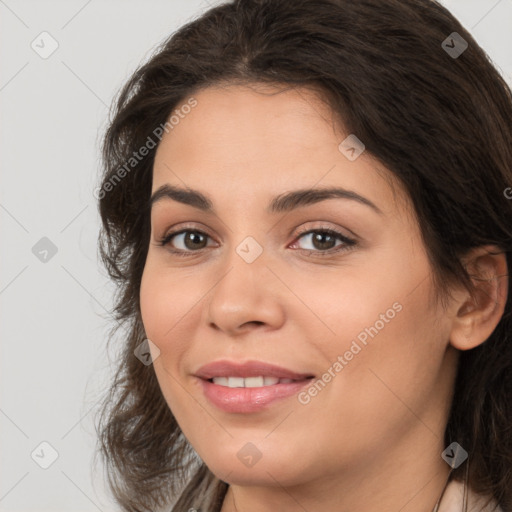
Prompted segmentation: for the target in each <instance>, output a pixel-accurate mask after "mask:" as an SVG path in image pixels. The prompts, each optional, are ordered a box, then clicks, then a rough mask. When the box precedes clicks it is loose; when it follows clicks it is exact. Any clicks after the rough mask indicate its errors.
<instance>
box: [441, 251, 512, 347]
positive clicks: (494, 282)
mask: <svg viewBox="0 0 512 512" xmlns="http://www.w3.org/2000/svg"><path fill="white" fill-rule="evenodd" d="M462 263H463V265H464V267H465V268H466V270H467V271H468V274H469V275H470V277H471V280H472V282H473V284H474V285H475V288H476V290H475V293H474V294H473V296H471V294H470V293H469V292H468V291H467V290H465V289H464V292H463V293H461V294H460V295H458V298H457V299H456V300H457V303H456V306H455V307H456V309H455V311H456V314H455V316H454V317H453V318H452V330H451V334H450V343H451V345H452V346H453V347H455V348H457V349H459V350H469V349H472V348H475V347H477V346H478V345H480V344H482V343H483V342H484V341H486V340H487V339H488V338H489V336H490V335H491V334H492V332H493V331H494V329H495V328H496V326H497V325H498V323H499V321H500V320H501V317H502V316H503V312H504V310H505V303H506V302H507V295H508V268H507V259H506V255H505V253H504V252H503V251H501V250H500V249H499V248H498V247H496V246H495V245H486V246H482V247H478V248H476V249H473V250H471V251H470V252H469V253H468V254H467V255H466V256H465V257H464V258H463V260H462Z"/></svg>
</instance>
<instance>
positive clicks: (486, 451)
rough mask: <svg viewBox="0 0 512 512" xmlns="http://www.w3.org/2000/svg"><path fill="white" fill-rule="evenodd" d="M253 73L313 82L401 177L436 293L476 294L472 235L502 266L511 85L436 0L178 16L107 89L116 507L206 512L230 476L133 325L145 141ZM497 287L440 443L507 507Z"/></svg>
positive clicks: (474, 482)
mask: <svg viewBox="0 0 512 512" xmlns="http://www.w3.org/2000/svg"><path fill="white" fill-rule="evenodd" d="M453 32H457V33H458V34H459V35H460V36H462V37H463V39H464V40H465V41H466V42H467V43H468V47H467V49H466V50H465V51H464V52H463V53H462V54H461V55H459V56H457V57H455V56H454V55H453V54H452V55H450V54H449V53H448V52H447V51H445V49H444V48H443V46H442V44H443V41H445V40H446V38H448V37H449V36H451V34H452V33H453ZM453 44H454V43H452V44H451V46H453ZM256 83H262V84H263V83H269V84H277V85H281V86H283V88H286V87H289V88H293V87H311V88H313V89H315V90H316V91H318V94H319V96H321V97H322V99H323V100H324V101H326V102H327V104H328V105H329V106H330V108H331V109H332V111H333V113H334V114H335V116H336V117H337V118H338V119H339V121H340V122H341V123H342V125H343V126H344V127H345V128H346V129H347V132H348V133H356V134H357V136H358V137H359V138H360V139H361V140H363V141H364V143H365V145H366V151H368V153H369V154H371V155H372V156H373V157H375V158H376V159H377V160H378V161H379V162H381V163H382V164H383V165H384V166H385V167H386V168H387V169H389V170H390V171H391V173H392V174H393V175H394V177H396V178H397V179H398V181H399V182H401V183H402V184H403V186H404V188H405V190H406V191H407V193H408V194H409V196H410V198H411V199H412V203H413V205H414V208H415V214H416V216H417V219H418V222H419V226H420V228H421V233H422V237H423V241H424V243H425V247H426V249H427V252H428V256H429V260H430V262H431V265H432V269H433V274H434V278H435V280H436V291H437V292H438V293H439V297H443V296H445V292H446V291H447V290H448V285H449V284H451V283H462V284H463V285H464V286H466V287H467V289H468V290H470V291H471V293H473V290H474V288H473V284H474V283H473V281H472V280H471V276H470V275H469V274H468V272H467V271H466V268H465V267H464V265H463V264H462V263H461V258H462V257H463V256H464V255H465V254H466V253H467V252H468V251H469V250H470V249H472V248H475V247H479V246H483V245H488V244H493V245H496V246H497V247H499V250H500V251H503V252H504V253H505V254H506V259H507V264H508V268H509V269H510V267H511V266H512V259H511V247H512V200H511V197H512V188H510V187H512V93H511V90H510V87H509V86H508V85H507V83H506V82H505V81H504V79H503V78H502V77H501V75H500V74H499V72H498V71H497V69H496V68H495V67H494V65H493V63H492V61H491V60H490V59H489V57H488V56H487V54H486V53H485V52H484V51H483V50H482V48H480V47H479V45H478V44H477V43H476V41H475V40H474V39H473V37H472V36H471V35H470V34H469V33H468V31H467V30H466V29H464V27H463V26H461V24H460V23H459V22H458V21H457V20H456V19H455V18H454V17H453V15H451V14H450V13H449V12H448V10H447V9H446V8H444V7H443V6H442V5H440V4H439V3H437V2H436V1H433V0H358V1H357V2H355V1H352V0H295V1H293V2H290V1H289V0H259V1H257V0H235V1H231V2H227V3H224V4H222V5H219V6H216V7H214V8H211V9H209V10H208V11H206V12H205V13H204V14H202V15H201V16H200V17H198V18H197V19H194V20H193V21H191V22H189V23H187V24H186V25H184V26H183V27H182V28H180V29H179V30H178V31H176V32H175V33H174V34H173V35H172V36H171V37H169V38H168V39H167V40H166V41H165V42H163V43H162V44H161V45H160V46H159V47H158V48H157V49H156V50H155V52H154V53H153V54H152V55H151V56H150V58H149V59H148V60H147V61H146V62H145V63H144V64H143V65H141V66H140V67H139V69H137V70H136V72H135V73H134V74H133V76H132V77H131V78H130V79H129V81H128V82H127V83H126V84H125V85H124V87H123V88H122V90H121V91H120V92H119V94H118V95H117V97H116V99H115V101H114V104H113V108H112V113H111V118H110V120H109V126H108V128H107V130H106V133H105V135H104V139H103V147H102V157H103V170H102V176H101V186H100V187H99V188H98V192H99V193H98V194H97V197H98V199H99V201H98V207H99V212H100V216H101V221H102V226H101V230H100V234H99V239H98V247H99V254H100V256H101V260H102V263H103V265H104V266H105V268H106V270H107V272H108V274H109V276H110V278H111V279H112V280H113V281H114V283H115V284H116V286H117V288H116V296H115V307H114V311H113V313H114V317H115V318H116V320H117V321H118V322H119V325H118V326H116V327H114V328H113V330H112V333H111V335H110V337H109V341H110V342H112V340H113V339H114V338H115V336H114V335H115V334H116V333H117V331H118V328H119V327H121V326H123V327H124V332H123V334H122V337H121V339H122V342H121V346H120V348H119V352H120V357H119V360H118V366H117V369H116V372H115V376H114V378H113V380H112V383H111V386H110V388H109V389H108V391H107V392H106V393H105V395H104V397H103V400H102V403H101V410H100V411H99V413H98V416H97V418H96V430H97V433H98V439H99V442H98V450H97V451H98V452H99V453H101V455H102V456H103V459H104V462H105V465H106V468H107V475H108V482H109V486H110V490H111V492H112V493H113V495H114V497H115V499H116V501H117V502H118V503H119V504H120V506H121V507H122V510H123V511H126V512H141V511H154V510H156V509H158V508H159V507H161V508H165V507H167V509H168V507H169V506H170V505H172V506H173V508H172V510H173V511H174V512H183V511H187V510H189V509H190V508H196V509H199V508H201V510H203V511H204V510H220V506H221V503H222V500H223V497H224V495H225V493H226V490H227V487H228V484H227V483H226V482H223V481H221V480H219V479H218V478H216V477H215V475H213V474H212V473H211V472H210V470H209V469H208V468H207V467H206V466H205V464H204V463H203V462H202V461H201V460H200V459H199V457H198V456H197V454H196V453H195V451H194V450H193V448H192V447H191V446H190V444H189V443H188V441H187V440H186V438H185V437H184V435H183V433H182V431H181V430H180V427H179V425H178V423H177V422H176V420H175V418H174V417H173V415H172V413H171V411H170V409H169V407H168V405H167V403H166V401H165V400H164V398H163V395H162V392H161V390H160V387H159V385H158V382H157V379H156V376H155V372H154V369H153V367H152V366H151V365H148V366H146V365H144V364H141V361H140V360H139V359H138V358H137V357H135V356H134V351H135V349H136V348H137V347H138V346H139V345H140V344H141V342H143V340H144V339H145V338H146V335H145V332H144V327H143V324H142V320H141V313H140V303H139V291H140V284H141V277H142V273H143V269H144V265H145V259H146V255H147V250H148V244H149V236H150V210H149V198H150V193H151V185H152V167H153V161H154V155H155V152H156V148H157V147H158V145H157V144H156V147H153V148H149V146H150V144H149V138H151V139H152V140H153V142H156V141H155V134H156V133H160V132H158V130H157V128H158V127H163V126H166V125H165V123H166V122H168V119H169V118H170V116H171V114H172V113H173V111H174V110H175V109H179V108H181V107H180V106H181V105H184V104H186V102H187V100H189V99H190V98H191V96H192V95H193V94H194V93H196V92H197V91H199V90H200V89H203V88H206V87H209V86H212V85H222V84H227V85H229V84H256ZM155 130H156V131H155ZM160 131H161V128H160ZM148 137H149V138H148ZM154 145H155V144H153V146H154ZM143 146H146V148H148V151H146V152H145V153H146V154H145V155H144V156H142V157H140V156H138V157H137V162H136V163H135V162H134V161H133V160H132V159H133V158H134V152H138V150H139V149H140V148H142V147H143ZM141 154H142V152H141ZM128 162H130V164H129V165H128V164H127V163H128ZM132 164H133V165H132ZM507 191H509V193H507ZM507 280H508V282H509V290H511V289H512V284H511V283H510V277H507ZM510 295H511V294H510V293H509V296H508V298H507V303H506V306H505V312H504V314H503V316H502V317H501V319H500V322H499V324H498V325H497V327H496V329H495V330H494V332H493V333H492V335H491V336H490V337H489V338H488V339H487V340H486V341H485V342H484V343H483V344H481V345H480V346H478V347H476V348H474V349H472V350H468V351H463V352H461V353H460V359H459V367H458V373H457V378H456V384H455V389H454V398H453V403H452V405H451V411H450V415H449V419H448V423H447V426H446V431H445V442H446V445H448V444H449V443H451V442H452V441H457V442H458V443H459V444H460V445H462V446H463V447H464V448H465V450H466V451H467V452H468V453H469V460H468V463H467V464H469V467H470V471H469V484H470V486H471V487H472V488H473V489H474V490H475V491H476V492H480V493H483V494H486V495H489V496H491V497H493V498H494V499H495V500H496V501H497V502H498V503H499V505H501V507H502V508H503V510H504V512H511V511H512V334H511V333H512V320H511V316H512V305H511V298H510ZM463 469H464V465H463V466H461V467H459V468H458V469H455V470H453V478H455V479H458V480H462V478H463ZM205 507H206V508H205Z"/></svg>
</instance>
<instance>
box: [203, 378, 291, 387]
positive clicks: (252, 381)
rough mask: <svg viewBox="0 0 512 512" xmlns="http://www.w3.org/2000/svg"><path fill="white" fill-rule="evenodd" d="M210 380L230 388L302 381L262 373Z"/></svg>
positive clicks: (209, 380)
mask: <svg viewBox="0 0 512 512" xmlns="http://www.w3.org/2000/svg"><path fill="white" fill-rule="evenodd" d="M208 382H211V383H213V384H217V386H225V387H228V388H261V387H267V386H275V385H276V384H290V383H291V382H300V381H299V380H293V379H279V378H277V377H266V376H263V375H260V376H258V377H213V378H212V379H208Z"/></svg>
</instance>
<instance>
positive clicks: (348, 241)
mask: <svg viewBox="0 0 512 512" xmlns="http://www.w3.org/2000/svg"><path fill="white" fill-rule="evenodd" d="M192 232H193V233H198V234H200V235H204V236H206V237H208V238H211V237H210V236H209V235H208V234H207V233H205V232H203V231H200V230H198V229H193V228H184V229H180V230H178V231H174V232H171V233H168V234H166V235H165V236H164V237H163V238H161V239H160V240H159V241H158V243H159V245H160V246H162V247H165V246H167V245H169V244H170V242H171V240H172V239H173V238H174V237H175V236H178V235H181V234H183V233H192ZM311 233H323V234H328V235H332V236H334V237H335V238H337V239H339V240H341V242H343V244H341V245H339V246H337V247H336V246H335V247H333V248H331V249H326V250H325V251H322V250H312V249H297V250H298V251H299V252H301V253H307V254H314V255H315V256H314V257H316V256H320V257H327V256H332V255H333V254H335V253H341V252H346V251H349V250H351V249H353V248H354V247H355V246H356V245H357V242H356V240H354V239H353V238H348V237H347V236H345V235H342V234H341V233H340V232H338V231H336V230H334V229H332V228H322V227H320V228H315V229H307V230H304V231H301V232H299V233H298V234H297V236H296V238H295V239H294V241H293V243H295V242H297V241H298V240H300V239H301V238H302V237H303V236H305V235H309V234H311ZM203 250H204V249H199V250H196V251H194V250H188V251H183V250H182V249H168V251H169V252H171V253H172V254H174V255H176V256H181V257H187V256H190V255H191V254H194V253H200V252H202V251H203Z"/></svg>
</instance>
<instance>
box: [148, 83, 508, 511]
mask: <svg viewBox="0 0 512 512" xmlns="http://www.w3.org/2000/svg"><path fill="white" fill-rule="evenodd" d="M194 98H195V99H196V100H197V106H195V108H193V109H192V110H191V112H190V113H188V114H187V115H186V116H184V118H183V119H181V120H180V122H179V124H177V125H175V126H174V127H173V129H172V130H169V132H168V133H166V134H165V135H164V137H163V139H162V141H161V143H160V145H159V147H158V150H157V153H156V157H155V164H154V170H153V187H152V190H153V192H155V191H156V190H157V189H158V188H159V187H161V186H162V185H165V184H169V185H172V186H175V187H181V188H184V189H186V188H190V189H194V190H197V191H200V192H201V193H203V194H204V195H206V196H208V197H209V199H210V200H211V202H212V205H213V209H214V211H213V212H205V211H202V210H201V209H199V208H196V207H194V206H191V205H188V204H183V203H181V202H179V201H176V200H173V199H170V198H163V199H161V200H160V201H157V202H155V203H154V205H153V207H152V214H151V241H150V244H149V247H148V254H147V261H146V266H145V269H144V274H143V279H142V284H141V290H140V299H141V312H142V318H143V323H144V327H145V330H146V334H147V337H148V338H149V339H150V340H151V341H152V342H153V343H154V344H155V345H156V346H157V347H158V349H159V350H160V354H159V357H157V358H156V359H155V361H154V370H155V372H156V376H157V378H158V382H159V384H160V387H161V389H162V393H163V395H164V397H165V399H166V401H167V403H168V405H169V407H170V409H171V411H172V413H173V414H174V415H175V417H176V419H177V421H178V423H179V425H180V427H181V429H182V430H183V432H184V434H185V436H186V437H187V439H188V440H189V441H190V443H191V444H192V446H193V447H194V449H195V450H196V451H197V453H198V454H199V456H200V457H201V458H202V460H203V461H204V462H205V463H206V464H207V466H208V467H209V468H210V470H211V471H212V472H213V473H214V474H215V475H217V476H218V477H219V478H221V479H223V480H224V481H226V482H228V483H229V484H230V487H229V490H228V493H227V496H226V499H225V500H224V503H223V506H222V512H232V511H235V510H238V511H240V512H242V511H243V512H262V511H269V512H270V511H275V510H280V511H282V512H291V511H297V510H303V509H305V510H308V511H320V510H321V511H322V512H331V511H332V512H335V511H336V512H349V511H354V510H357V511H358V512H374V511H375V510H389V511H393V510H394V511H399V510H400V511H401V512H430V511H431V510H432V508H433V507H434V505H435V503H436V501H437V499H438V497H439V495H440V493H441V491H442V489H443V486H444V484H445V481H446V478H447V476H448V474H449V470H450V468H449V466H448V465H447V464H446V463H445V462H444V461H443V460H442V458H441V452H442V451H443V450H444V448H445V446H444V443H443V432H444V429H445V425H446V422H447V418H448V413H449V407H450V404H451V398H452V389H453V384H454V379H455V371H456V363H457V358H458V354H459V350H467V349H471V348H473V347H475V346H477V345H479V344H480V343H482V342H484V341H485V340H486V339H487V338H488V336H489V335H490V334H491V333H492V331H493V330H494V328H495V327H496V325H497V324H498V322H499V319H500V318H501V316H502V314H503V309H504V304H505V302H506V295H507V284H506V279H501V278H498V277H496V276H504V275H506V273H507V268H506V260H505V257H504V256H503V255H489V254H488V249H489V247H487V248H479V249H476V250H475V251H473V252H472V253H471V254H468V256H467V259H466V263H467V265H469V266H471V268H472V269H473V271H474V272H477V271H478V272H479V273H480V276H484V278H485V279H487V280H484V281H481V280H478V281H476V282H478V283H479V286H480V290H481V292H479V294H477V298H476V299H472V298H471V297H470V295H469V293H468V292H467V291H466V290H465V289H463V288H461V287H459V288H453V289H452V299H451V300H450V301H449V304H448V305H447V306H446V307H443V306H442V305H441V304H440V302H439V301H436V300H434V298H435V293H434V288H433V282H432V269H431V266H430V264H429V261H428V258H427V254H426V250H425V247H424V244H423V242H422V239H421V235H420V231H419V227H418V222H417V219H416V217H415V215H414V213H413V210H412V205H411V203H410V200H409V198H408V196H407V194H406V193H405V192H404V190H403V189H402V187H401V186H400V184H399V183H397V182H396V181H394V180H393V179H392V175H391V173H390V172H389V171H387V170H386V169H385V168H383V167H382V165H380V164H379V163H378V162H377V161H376V160H375V159H373V158H372V157H371V156H370V155H369V154H368V153H367V152H363V153H362V154H361V155H360V156H359V157H358V158H357V159H356V160H354V161H350V160H349V159H348V158H347V157H346V156H345V154H343V153H342V152H341V151H340V150H339V148H338V146H339V144H340V143H341V142H342V141H343V140H344V139H345V138H346V137H347V136H348V135H349V134H348V133H346V132H345V131H344V130H343V128H342V127H341V126H340V125H339V124H337V123H335V122H334V120H333V116H332V113H331V111H330V110H329V109H328V107H327V106H326V105H325V104H324V103H323V102H322V101H321V100H320V99H319V98H318V96H316V95H315V93H314V91H311V90H308V89H305V88H298V89H288V90H284V91H281V90H279V91H278V90H277V89H275V90H274V89H271V88H270V86H262V85H261V84H258V85H256V84H252V86H242V85H228V86H225V87H209V88H205V89H202V90H200V91H198V92H197V93H196V94H194ZM356 135H357V134H356ZM363 142H364V141H363ZM393 182H394V185H393ZM324 187H342V188H344V189H347V190H350V191H353V192H356V193H357V194H359V195H361V196H363V197H364V198H366V199H368V200H369V201H371V202H372V203H374V204H375V205H376V206H377V207H378V209H379V210H380V212H377V211H376V210H374V209H373V208H371V207H369V206H367V205H365V204H363V203H361V202H358V201H355V200H351V199H340V198H333V199H328V200H323V201H320V202H317V203H315V204H310V205H307V206H301V207H299V208H296V209H294V210H292V211H288V212H286V213H271V212H267V210H266V208H267V205H268V204H269V202H270V201H271V200H272V199H274V198H275V197H276V196H279V195H282V194H284V193H286V192H290V191H293V190H296V189H304V188H315V189H316V188H324ZM185 228H186V229H189V232H188V233H185V234H183V233H182V234H180V235H176V236H175V237H174V238H172V239H171V241H170V242H169V243H168V244H167V245H166V246H162V245H160V244H159V241H160V240H161V239H163V238H164V237H165V235H167V234H169V233H171V232H178V231H180V230H182V229H185ZM323 229H324V230H325V229H331V230H335V231H337V232H339V233H340V234H341V235H342V236H344V237H349V238H352V239H353V240H355V241H356V243H355V245H351V246H347V245H345V243H344V242H343V239H338V238H337V237H334V238H329V237H327V238H324V239H322V238H321V237H319V235H318V234H317V238H316V241H315V237H314V236H313V235H314V234H313V235H312V234H306V235H303V234H302V233H303V232H306V231H309V230H319V231H320V234H321V233H322V230H323ZM190 231H192V233H193V232H194V231H196V232H197V231H200V232H202V233H203V235H202V236H201V235H200V234H199V235H198V234H197V233H196V234H195V235H194V234H191V233H190ZM315 233H316V232H315ZM248 236H250V237H252V238H253V239H254V240H256V242H257V243H258V244H259V245H260V246H261V248H262V249H263V252H262V253H261V255H260V256H259V257H257V258H256V259H255V260H254V261H253V262H252V263H247V262H246V261H245V260H244V259H243V258H242V257H241V256H240V255H239V253H238V252H237V250H236V249H237V247H238V246H239V245H240V243H241V242H242V241H244V240H245V239H246V237H248ZM319 238H320V241H318V239H319ZM172 249H174V250H176V251H178V252H180V254H184V255H183V256H179V255H176V254H174V253H172V252H171V250H172ZM336 250H338V251H337V252H334V251H336ZM322 252H323V253H325V254H324V255H322ZM395 303H399V304H400V305H401V306H402V309H401V311H400V312H398V313H397V314H396V315H395V316H394V318H393V319H391V320H390V321H389V322H386V323H385V326H384V327H383V328H382V329H380V330H379V332H378V334H377V335H376V336H374V337H373V338H369V341H368V343H367V345H366V346H364V347H363V348H362V350H361V351H360V352H358V353H357V355H355V356H354V357H353V358H352V359H351V360H350V361H348V362H347V363H348V364H347V365H345V366H344V367H343V369H342V370H341V371H339V372H338V373H336V376H335V377H334V378H332V379H331V381H330V382H329V383H328V384H327V385H326V386H325V388H324V389H322V391H321V392H319V393H318V394H317V395H316V396H314V397H311V400H310V401H309V403H307V404H305V405H303V404H301V403H300V402H299V401H298V399H297V396H292V397H289V398H286V399H283V400H280V401H278V402H275V403H273V404H272V405H270V406H269V407H268V408H267V409H266V410H263V411H259V412H257V413H250V414H235V413H227V412H224V411H222V410H219V409H218V408H216V407H215V406H214V405H213V404H211V403H210V402H209V401H207V400H206V398H205V396H204V395H203V393H202V390H201V386H200V385H199V384H200V382H199V381H198V379H197V378H196V377H194V373H195V372H196V371H197V370H198V369H199V368H200V367H201V366H202V365H204V364H206V363H209V362H212V361H216V360H220V359H228V360H230V361H236V362H245V361H247V360H259V361H264V362H267V363H272V364H276V365H279V366H284V367H286V368H289V369H292V370H294V371H296V372H304V373H309V374H313V375H315V376H317V377H321V376H322V375H323V374H324V373H325V372H326V371H327V370H328V368H330V367H332V366H333V363H335V362H336V361H337V360H338V356H340V355H343V354H345V352H346V351H347V350H349V348H350V346H351V343H352V341H353V340H355V339H357V336H358V334H360V333H361V332H362V331H364V330H365V329H366V328H369V327H370V326H374V325H375V323H376V321H377V320H379V318H381V317H380V315H381V314H384V313H385V312H386V311H387V310H388V309H389V308H391V307H392V305H393V304H395ZM249 442H250V443H252V444H254V445H255V446H256V447H257V449H258V450H259V452H260V453H261V459H260V460H259V461H258V462H257V463H256V464H255V465H253V466H252V467H248V466H246V465H245V464H243V463H242V462H241V460H240V459H239V458H238V457H237V453H238V452H239V450H240V449H241V448H242V447H244V446H245V445H246V444H247V443H249Z"/></svg>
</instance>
